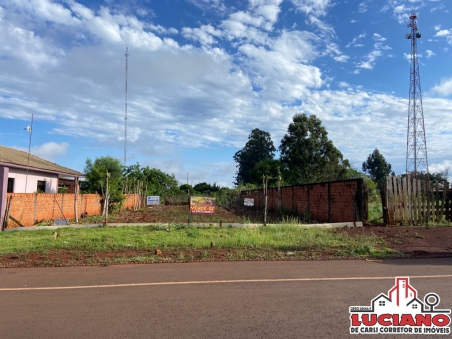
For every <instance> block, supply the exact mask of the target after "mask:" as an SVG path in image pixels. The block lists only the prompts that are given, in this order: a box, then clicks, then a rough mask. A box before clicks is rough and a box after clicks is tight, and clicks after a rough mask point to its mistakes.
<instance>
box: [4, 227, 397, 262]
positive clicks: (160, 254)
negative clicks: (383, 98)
mask: <svg viewBox="0 0 452 339" xmlns="http://www.w3.org/2000/svg"><path fill="white" fill-rule="evenodd" d="M54 232H55V231H53V230H39V231H27V232H23V231H22V232H3V233H1V234H0V265H2V266H3V267H5V266H20V267H23V266H70V265H81V264H114V263H140V262H141V263H146V262H165V261H181V262H184V261H193V260H259V259H262V260H272V259H331V258H382V257H391V256H397V254H396V253H394V252H393V251H392V250H391V249H389V248H387V247H386V243H385V241H384V240H383V239H382V238H380V237H378V236H364V235H358V236H350V235H348V234H347V233H346V232H343V231H342V230H340V229H323V228H322V229H320V228H303V227H300V226H295V225H277V226H261V227H256V228H248V227H244V228H232V227H223V228H218V227H206V228H196V227H187V226H186V225H184V224H173V225H171V226H169V227H168V226H161V227H160V226H146V227H131V226H130V227H98V228H90V229H70V228H64V229H59V230H58V235H57V237H55V235H54Z"/></svg>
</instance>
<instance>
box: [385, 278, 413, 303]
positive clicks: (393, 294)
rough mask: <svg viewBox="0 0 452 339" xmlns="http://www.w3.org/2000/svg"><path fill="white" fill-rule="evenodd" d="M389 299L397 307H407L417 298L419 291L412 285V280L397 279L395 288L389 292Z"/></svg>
mask: <svg viewBox="0 0 452 339" xmlns="http://www.w3.org/2000/svg"><path fill="white" fill-rule="evenodd" d="M388 296H389V299H391V301H392V302H393V303H394V304H395V305H397V306H399V307H400V306H401V305H404V306H405V305H407V303H408V302H409V301H411V300H413V299H414V298H416V297H417V291H416V290H415V289H414V288H413V287H412V286H411V285H410V278H408V277H401V278H400V277H397V278H396V284H395V286H394V287H393V288H392V289H390V290H389V292H388Z"/></svg>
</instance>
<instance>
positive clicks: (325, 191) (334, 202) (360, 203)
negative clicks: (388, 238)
mask: <svg viewBox="0 0 452 339" xmlns="http://www.w3.org/2000/svg"><path fill="white" fill-rule="evenodd" d="M280 194H281V207H282V209H283V210H288V211H291V212H295V213H297V214H298V215H300V216H302V217H305V218H307V219H310V220H311V221H317V222H353V221H364V217H365V215H366V213H365V211H366V206H365V201H366V200H365V194H366V193H365V190H364V184H363V179H352V180H343V181H333V182H323V183H316V184H308V185H298V186H287V187H281V193H280ZM242 196H243V197H244V198H245V197H246V198H254V208H256V209H263V208H264V193H263V190H250V191H243V192H242ZM267 206H268V209H269V210H274V211H275V210H277V208H278V189H277V188H269V189H268V190H267Z"/></svg>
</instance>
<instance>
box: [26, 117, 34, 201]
mask: <svg viewBox="0 0 452 339" xmlns="http://www.w3.org/2000/svg"><path fill="white" fill-rule="evenodd" d="M26 130H27V131H28V133H29V139H28V157H27V174H26V175H25V191H24V193H27V183H28V168H29V167H30V151H31V135H32V133H33V113H32V114H31V124H30V126H27V128H26Z"/></svg>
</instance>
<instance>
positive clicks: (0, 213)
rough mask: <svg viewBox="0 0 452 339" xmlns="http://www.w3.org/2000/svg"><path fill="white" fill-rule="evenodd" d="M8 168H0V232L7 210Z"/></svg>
mask: <svg viewBox="0 0 452 339" xmlns="http://www.w3.org/2000/svg"><path fill="white" fill-rule="evenodd" d="M8 172H9V168H8V167H1V166H0V230H1V229H2V226H3V218H4V217H5V208H6V189H7V188H8Z"/></svg>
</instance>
